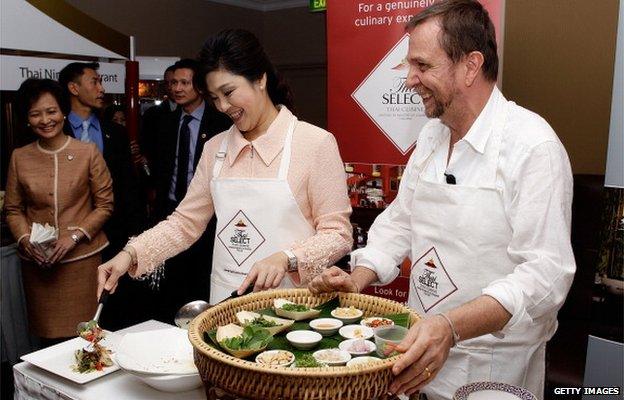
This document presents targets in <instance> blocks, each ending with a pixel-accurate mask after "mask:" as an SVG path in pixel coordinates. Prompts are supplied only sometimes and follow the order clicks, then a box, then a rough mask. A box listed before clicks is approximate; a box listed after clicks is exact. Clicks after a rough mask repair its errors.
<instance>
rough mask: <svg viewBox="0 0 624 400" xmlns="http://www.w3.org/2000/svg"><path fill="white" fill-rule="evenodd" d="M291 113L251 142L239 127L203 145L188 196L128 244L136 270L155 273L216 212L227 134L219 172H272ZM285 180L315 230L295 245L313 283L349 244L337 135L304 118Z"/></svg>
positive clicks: (255, 175) (271, 176)
mask: <svg viewBox="0 0 624 400" xmlns="http://www.w3.org/2000/svg"><path fill="white" fill-rule="evenodd" d="M292 116H293V115H292V113H291V112H290V111H289V110H288V109H287V108H286V107H281V109H280V111H279V114H278V115H277V117H276V118H275V120H274V121H273V122H272V123H271V125H270V126H269V128H268V130H267V132H266V133H265V134H263V135H262V136H260V137H258V138H257V139H256V140H254V141H253V142H250V141H248V140H247V139H245V137H244V136H243V134H241V132H240V131H239V130H238V129H236V127H235V126H234V127H233V129H232V134H231V135H230V134H229V131H226V132H223V133H220V134H218V135H216V136H214V137H212V138H211V139H210V140H209V141H208V142H206V144H205V145H204V151H203V153H202V157H201V159H200V160H199V163H198V164H197V170H196V172H195V176H194V177H193V180H192V181H191V183H190V185H189V188H188V192H187V193H186V196H185V197H184V200H182V202H181V203H180V205H179V206H178V208H177V209H176V211H175V212H174V213H173V214H171V215H170V216H169V217H168V218H167V219H166V220H165V221H163V222H161V223H159V224H158V225H156V226H155V227H154V228H152V229H150V230H147V231H145V232H144V233H142V234H141V235H139V236H138V237H137V238H136V239H135V240H134V241H133V242H132V243H131V245H132V246H133V247H134V248H135V250H136V252H137V261H138V264H137V266H136V268H133V269H132V270H130V274H131V275H132V276H137V275H144V274H150V273H153V272H154V269H155V268H156V267H157V266H159V265H161V264H162V263H163V262H164V261H165V260H166V259H167V258H169V257H172V256H174V255H176V254H178V253H179V252H180V251H182V250H184V249H186V248H188V247H189V246H190V245H191V244H192V243H193V242H195V240H196V239H197V238H198V237H199V236H200V235H201V234H202V233H203V232H204V230H205V229H206V224H207V223H208V221H209V220H210V218H212V216H213V214H214V204H213V202H212V194H211V189H210V181H211V180H212V175H213V167H214V161H215V158H216V155H217V152H218V151H219V148H220V146H221V142H222V141H223V140H230V142H229V143H228V151H227V156H226V159H225V162H224V163H223V167H222V168H221V172H220V175H219V177H220V178H258V179H263V178H266V179H274V178H275V177H277V175H278V171H279V166H280V160H281V157H280V155H281V153H282V149H283V147H284V141H285V138H286V132H287V130H288V126H289V124H290V121H291V118H292ZM290 160H291V161H290V167H289V169H288V178H287V180H288V185H289V187H290V190H291V192H292V194H293V196H294V198H295V201H296V202H297V205H298V206H299V209H300V210H301V213H302V214H303V216H304V217H305V219H306V220H307V221H308V222H309V223H310V225H311V226H312V227H314V229H315V230H316V234H315V235H314V236H312V237H310V238H308V239H306V240H303V241H300V242H296V243H293V244H292V245H291V246H290V249H291V250H292V251H293V253H295V255H296V256H297V259H298V262H299V263H298V264H299V275H300V277H301V283H303V284H305V283H307V282H309V281H310V280H311V279H312V278H314V276H316V275H318V274H319V273H321V272H322V271H323V269H325V268H327V267H328V266H331V265H333V264H334V263H335V262H336V261H338V260H339V259H340V258H341V257H343V256H344V255H345V254H347V253H348V252H349V251H350V250H351V244H352V243H353V238H352V236H351V234H352V228H351V223H350V222H349V216H350V215H351V205H350V203H349V197H348V196H347V181H346V175H345V172H344V165H343V163H342V159H341V158H340V152H339V151H338V145H337V143H336V139H335V138H334V136H333V135H332V134H331V133H329V132H327V131H325V130H323V129H321V128H318V127H316V126H314V125H310V124H308V123H306V122H303V121H299V122H298V123H297V124H296V126H295V131H294V132H293V139H292V152H291V156H290Z"/></svg>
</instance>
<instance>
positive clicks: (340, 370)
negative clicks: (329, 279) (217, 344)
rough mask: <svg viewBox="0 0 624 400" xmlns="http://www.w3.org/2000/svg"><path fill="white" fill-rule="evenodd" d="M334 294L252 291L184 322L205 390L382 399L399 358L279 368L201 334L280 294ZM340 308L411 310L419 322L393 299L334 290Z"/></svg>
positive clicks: (302, 297) (310, 399) (322, 399)
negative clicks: (240, 354)
mask: <svg viewBox="0 0 624 400" xmlns="http://www.w3.org/2000/svg"><path fill="white" fill-rule="evenodd" d="M335 296H336V295H335V294H323V295H320V296H314V295H312V294H311V293H310V291H308V290H307V289H283V290H271V291H266V292H259V293H252V294H249V295H247V296H243V297H238V298H235V299H232V300H229V301H226V302H224V303H222V304H219V305H216V306H215V307H212V308H211V309H209V310H207V311H205V312H203V313H202V314H200V315H199V316H198V317H197V318H195V319H194V320H193V321H192V322H191V324H190V326H189V339H190V341H191V344H192V345H193V348H194V357H195V364H196V365H197V368H198V369H199V373H200V375H201V378H202V381H203V382H204V386H205V388H206V393H207V394H208V390H209V389H210V387H211V386H217V387H219V388H220V389H223V390H225V391H227V392H229V393H231V394H234V395H237V396H241V397H244V398H245V399H254V400H268V399H276V400H277V399H284V400H286V399H288V400H291V399H292V400H339V399H340V400H371V399H376V398H384V397H385V395H386V393H387V389H388V386H389V385H390V382H391V381H392V378H393V375H392V371H391V368H392V366H393V365H394V363H395V361H396V360H397V359H398V357H399V356H395V357H391V358H388V359H385V360H383V361H380V362H376V363H373V364H366V365H362V366H358V367H350V368H348V367H325V368H282V367H276V366H264V365H258V364H256V363H254V362H251V361H246V360H241V359H238V358H235V357H232V356H230V355H229V354H226V353H224V352H221V351H219V350H217V349H215V348H213V347H211V346H210V345H208V344H206V343H205V342H204V340H203V333H204V332H206V331H209V330H212V329H215V328H217V327H218V326H220V325H226V324H228V323H231V322H235V321H236V313H237V312H239V311H243V310H249V311H254V310H261V309H266V308H269V307H272V306H273V300H274V299H276V298H284V299H287V300H291V301H294V302H296V303H299V304H305V305H307V306H310V307H315V306H318V305H320V304H323V303H325V302H327V301H329V300H331V299H332V298H333V297H335ZM338 297H339V301H340V306H341V307H348V306H354V307H356V308H359V309H360V310H362V311H363V312H364V317H368V316H374V315H386V314H397V313H410V325H413V324H414V323H415V322H417V321H418V319H419V316H418V314H416V313H415V312H414V311H412V310H410V309H409V308H407V307H405V306H403V305H402V304H400V303H397V302H395V301H391V300H387V299H383V298H380V297H374V296H368V295H363V294H354V293H339V294H338Z"/></svg>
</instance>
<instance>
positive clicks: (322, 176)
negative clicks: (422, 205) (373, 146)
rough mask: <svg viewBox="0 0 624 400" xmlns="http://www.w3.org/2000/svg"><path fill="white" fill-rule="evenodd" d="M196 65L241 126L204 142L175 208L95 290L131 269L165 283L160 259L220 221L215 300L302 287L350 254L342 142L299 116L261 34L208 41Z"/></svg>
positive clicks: (109, 268) (228, 34)
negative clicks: (214, 220)
mask: <svg viewBox="0 0 624 400" xmlns="http://www.w3.org/2000/svg"><path fill="white" fill-rule="evenodd" d="M199 61H200V63H201V65H202V68H203V71H202V73H201V74H198V76H197V77H196V82H195V83H196V85H197V87H203V88H204V89H205V91H206V93H208V95H209V96H210V99H211V100H212V101H213V103H214V105H215V106H216V108H217V109H218V110H219V111H220V112H223V113H225V114H227V115H228V116H229V117H230V118H231V119H232V121H233V123H234V124H233V125H232V127H231V128H230V129H229V130H228V131H226V132H223V133H221V134H219V135H217V136H215V137H213V138H212V139H210V140H209V141H208V142H207V143H206V145H205V147H204V150H203V153H202V156H201V159H200V161H199V164H198V166H197V170H196V172H195V176H194V177H193V180H192V181H191V183H190V186H189V189H188V191H187V194H186V197H185V198H184V200H183V201H182V202H181V203H180V205H179V206H178V208H177V209H176V210H175V211H174V212H173V213H172V214H171V215H170V216H169V217H168V218H167V219H166V220H165V221H162V222H161V223H159V224H158V225H156V226H155V227H154V228H152V229H150V230H148V231H146V232H144V233H142V234H141V235H139V236H138V237H136V238H134V239H133V240H131V241H130V242H129V244H128V246H126V248H124V250H123V251H122V252H120V253H119V254H118V255H117V256H116V257H115V258H113V259H112V260H110V261H109V262H107V263H105V264H103V265H101V266H100V269H99V276H98V290H99V292H98V293H100V292H101V290H102V289H103V288H106V289H109V290H110V289H114V288H115V287H116V284H117V280H118V279H119V277H120V276H121V275H123V274H124V273H126V272H127V271H128V272H129V273H130V275H131V276H133V277H146V276H147V277H151V278H153V279H158V276H159V274H161V273H162V264H163V262H164V261H165V260H166V259H167V258H170V257H172V256H174V255H176V254H178V253H179V252H181V251H183V250H184V249H186V248H188V247H189V246H190V245H191V244H192V243H193V242H195V240H197V238H199V237H200V235H201V234H202V232H203V231H204V229H205V228H206V225H207V223H208V221H209V220H210V218H212V216H213V215H216V218H217V231H216V237H215V246H214V256H213V266H212V274H211V283H210V303H212V304H215V303H217V302H219V301H221V300H223V299H225V298H227V297H228V296H229V295H230V293H231V292H232V291H234V290H238V291H239V293H242V292H244V291H245V289H246V288H247V287H248V286H249V285H253V286H254V290H264V289H270V288H276V287H294V286H298V285H304V284H306V283H307V282H309V281H311V279H312V278H314V277H315V276H317V275H318V274H320V273H321V272H322V271H323V270H324V269H325V268H326V267H327V266H330V265H332V264H333V263H334V262H336V261H337V260H338V259H340V258H341V257H342V256H344V255H345V254H347V253H348V252H349V251H350V249H351V244H352V237H351V224H350V222H349V216H350V214H351V206H350V204H349V199H348V197H347V187H346V177H345V174H344V168H343V163H342V160H341V158H340V154H339V152H338V146H337V144H336V140H335V139H334V137H333V136H332V135H331V134H330V133H329V132H327V131H325V130H323V129H321V128H318V127H315V126H313V125H310V124H308V123H305V122H303V121H299V120H297V117H295V116H294V115H293V113H292V112H291V111H290V109H289V107H291V95H290V91H289V89H288V86H287V85H286V84H285V83H284V82H283V81H281V80H280V79H279V77H278V75H277V72H276V70H275V68H274V67H273V65H272V64H271V62H270V61H269V59H268V58H267V56H266V54H265V53H264V50H263V49H262V46H261V45H260V43H259V42H258V40H257V38H256V37H255V36H254V35H253V34H252V33H250V32H248V31H245V30H240V29H238V30H225V31H222V32H220V33H219V34H217V35H215V36H214V37H212V38H210V39H209V40H208V41H207V42H206V44H205V45H204V48H203V49H202V51H201V53H200V57H199ZM206 268H210V266H208V265H207V266H206Z"/></svg>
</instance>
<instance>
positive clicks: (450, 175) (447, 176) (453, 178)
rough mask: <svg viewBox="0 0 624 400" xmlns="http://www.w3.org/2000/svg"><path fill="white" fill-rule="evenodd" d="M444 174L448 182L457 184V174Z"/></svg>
mask: <svg viewBox="0 0 624 400" xmlns="http://www.w3.org/2000/svg"><path fill="white" fill-rule="evenodd" d="M444 176H445V177H446V183H448V184H449V185H456V184H457V180H456V179H455V175H453V174H447V173H446V172H445V173H444Z"/></svg>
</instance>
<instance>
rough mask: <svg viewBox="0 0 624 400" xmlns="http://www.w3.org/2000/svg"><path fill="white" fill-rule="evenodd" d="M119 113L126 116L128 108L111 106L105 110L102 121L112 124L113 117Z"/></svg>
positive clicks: (117, 105) (116, 105)
mask: <svg viewBox="0 0 624 400" xmlns="http://www.w3.org/2000/svg"><path fill="white" fill-rule="evenodd" d="M117 111H121V112H122V113H124V115H126V107H124V106H122V105H119V104H111V105H110V106H108V107H106V108H105V109H104V112H103V113H102V119H103V120H104V121H108V122H112V121H113V117H114V116H115V113H116V112H117Z"/></svg>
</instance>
